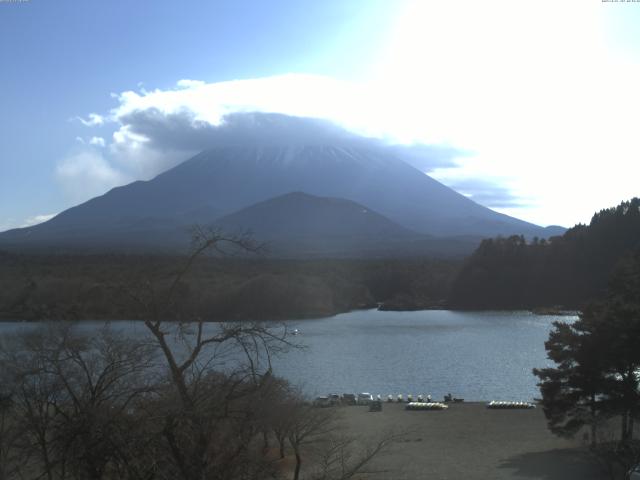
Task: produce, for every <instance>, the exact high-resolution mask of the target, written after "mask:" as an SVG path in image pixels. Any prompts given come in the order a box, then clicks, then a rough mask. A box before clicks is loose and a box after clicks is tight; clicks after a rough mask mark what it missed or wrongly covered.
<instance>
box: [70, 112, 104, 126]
mask: <svg viewBox="0 0 640 480" xmlns="http://www.w3.org/2000/svg"><path fill="white" fill-rule="evenodd" d="M77 118H78V120H80V122H81V123H82V124H83V125H84V126H86V127H95V126H98V125H103V124H104V123H105V118H104V117H103V116H102V115H99V114H97V113H90V114H89V115H88V116H87V118H82V117H77Z"/></svg>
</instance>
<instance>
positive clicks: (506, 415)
mask: <svg viewBox="0 0 640 480" xmlns="http://www.w3.org/2000/svg"><path fill="white" fill-rule="evenodd" d="M404 407H405V405H403V404H397V403H385V404H384V405H383V410H382V412H369V409H368V408H367V407H339V408H341V410H343V413H344V423H345V425H346V428H347V430H348V432H349V433H350V434H352V435H356V436H358V437H359V438H364V437H366V438H371V439H373V438H375V437H377V436H379V435H382V434H384V432H388V431H389V430H391V429H393V430H396V431H398V430H406V431H408V432H409V433H408V434H407V435H406V438H405V439H404V440H402V441H401V442H399V443H397V444H395V445H393V446H392V447H390V449H389V450H388V451H387V453H386V454H384V455H381V456H379V457H377V458H376V459H375V460H374V461H373V463H372V464H371V465H370V468H369V469H370V470H374V471H376V472H377V473H375V474H367V475H363V476H361V477H360V478H370V479H376V480H382V479H385V480H386V479H388V480H405V479H407V480H415V479H438V480H449V479H450V480H460V479H478V480H486V479H496V480H503V479H504V480H507V479H541V480H572V479H576V480H578V479H581V480H599V479H604V478H606V476H605V474H604V472H602V471H601V470H600V469H599V467H598V465H597V464H595V463H594V461H593V460H592V459H591V458H590V457H589V456H588V455H587V454H586V453H585V450H584V448H582V445H581V439H575V440H565V439H561V438H558V437H556V436H554V435H552V434H551V433H550V432H549V431H548V430H547V426H546V421H545V418H544V414H543V412H542V410H541V409H540V408H536V409H533V410H489V409H487V408H486V406H485V404H484V403H460V404H451V405H450V408H449V409H448V410H445V411H406V410H405V408H404Z"/></svg>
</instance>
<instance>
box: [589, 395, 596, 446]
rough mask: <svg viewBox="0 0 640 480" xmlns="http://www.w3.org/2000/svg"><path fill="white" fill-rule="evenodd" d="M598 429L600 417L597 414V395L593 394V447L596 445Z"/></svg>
mask: <svg viewBox="0 0 640 480" xmlns="http://www.w3.org/2000/svg"><path fill="white" fill-rule="evenodd" d="M597 430H598V419H597V416H596V396H595V395H591V442H590V444H591V448H595V446H596V435H597V433H598V432H597Z"/></svg>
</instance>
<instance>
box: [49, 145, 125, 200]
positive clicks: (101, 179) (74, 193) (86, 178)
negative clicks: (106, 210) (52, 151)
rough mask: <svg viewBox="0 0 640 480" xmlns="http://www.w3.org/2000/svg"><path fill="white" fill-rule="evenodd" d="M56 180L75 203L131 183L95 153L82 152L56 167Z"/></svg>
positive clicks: (123, 174)
mask: <svg viewBox="0 0 640 480" xmlns="http://www.w3.org/2000/svg"><path fill="white" fill-rule="evenodd" d="M56 179H57V180H58V182H59V183H60V185H61V186H62V187H63V189H64V190H65V193H66V194H67V195H68V196H69V198H70V200H72V201H74V202H83V201H85V200H88V199H90V198H92V197H94V196H96V195H101V194H103V193H105V192H106V191H107V190H109V189H111V188H113V187H116V186H119V185H123V184H125V183H128V182H130V181H131V178H130V177H129V176H128V175H126V174H125V173H123V172H121V171H119V170H117V169H115V168H113V167H112V166H111V165H110V164H109V162H108V161H107V160H106V159H105V158H104V157H103V156H102V155H101V154H99V153H97V152H95V151H82V152H79V153H76V154H74V155H71V156H69V157H67V158H65V159H64V160H63V161H62V162H60V163H59V164H58V166H57V167H56Z"/></svg>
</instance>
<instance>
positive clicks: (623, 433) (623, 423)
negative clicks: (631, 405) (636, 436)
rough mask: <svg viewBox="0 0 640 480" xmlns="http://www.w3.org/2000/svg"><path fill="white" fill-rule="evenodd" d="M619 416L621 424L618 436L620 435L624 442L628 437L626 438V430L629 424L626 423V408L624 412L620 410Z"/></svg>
mask: <svg viewBox="0 0 640 480" xmlns="http://www.w3.org/2000/svg"><path fill="white" fill-rule="evenodd" d="M621 417H622V418H621V422H622V424H621V435H620V436H621V440H622V442H623V443H624V442H626V441H627V439H628V438H627V437H628V431H627V429H628V428H629V425H628V423H627V418H628V414H627V411H626V410H625V411H624V412H622V415H621Z"/></svg>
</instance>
